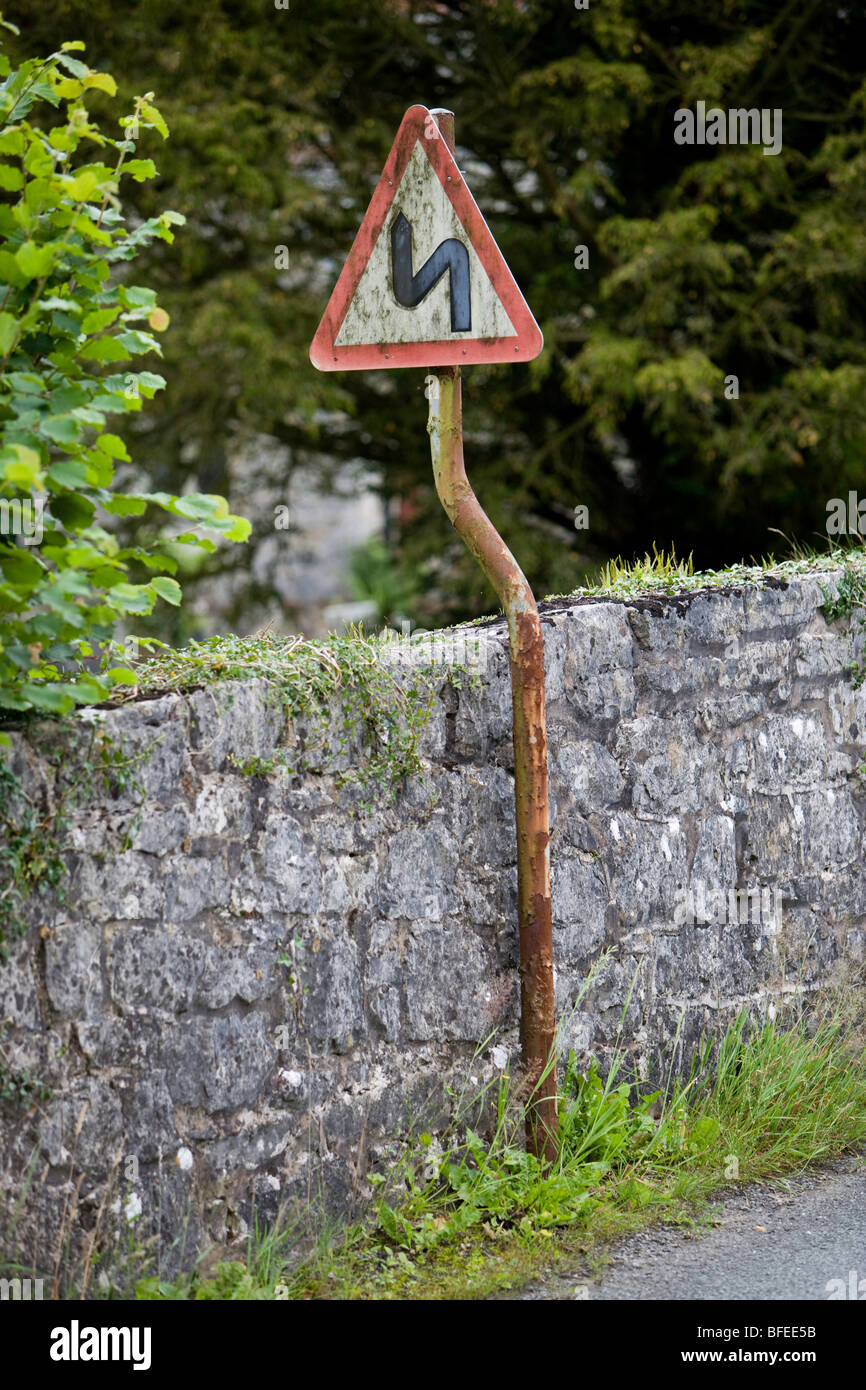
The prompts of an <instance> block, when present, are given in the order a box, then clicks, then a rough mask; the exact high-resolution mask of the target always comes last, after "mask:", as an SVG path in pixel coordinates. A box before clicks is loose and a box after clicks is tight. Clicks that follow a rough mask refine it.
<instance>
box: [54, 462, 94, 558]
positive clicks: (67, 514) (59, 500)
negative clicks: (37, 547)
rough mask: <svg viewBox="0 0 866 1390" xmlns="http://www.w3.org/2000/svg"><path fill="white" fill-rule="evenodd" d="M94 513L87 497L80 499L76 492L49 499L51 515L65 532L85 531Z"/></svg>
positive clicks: (92, 505)
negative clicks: (64, 528) (63, 527)
mask: <svg viewBox="0 0 866 1390" xmlns="http://www.w3.org/2000/svg"><path fill="white" fill-rule="evenodd" d="M53 472H54V470H53V469H51V470H49V474H48V476H49V478H52V479H53ZM95 511H96V507H95V506H94V504H93V503H92V502H91V501H90V500H89V499H88V498H87V497H81V496H79V494H78V493H76V492H65V493H62V494H61V495H59V496H57V497H52V499H51V514H52V516H55V517H56V518H57V520H58V521H59V522H61V523H62V525H63V526H65V527H66V529H67V531H83V530H85V528H86V527H88V526H89V525H90V523H91V522H92V521H93V514H94V512H95ZM70 563H71V561H70Z"/></svg>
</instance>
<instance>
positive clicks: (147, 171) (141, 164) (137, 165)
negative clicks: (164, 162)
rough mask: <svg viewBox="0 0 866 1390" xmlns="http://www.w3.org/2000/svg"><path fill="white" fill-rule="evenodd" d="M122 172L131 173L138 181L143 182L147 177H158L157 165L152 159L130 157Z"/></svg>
mask: <svg viewBox="0 0 866 1390" xmlns="http://www.w3.org/2000/svg"><path fill="white" fill-rule="evenodd" d="M122 172H123V173H124V174H131V175H132V177H133V178H134V179H135V181H136V183H143V182H144V180H145V179H153V178H156V165H155V164H154V162H153V160H152V159H128V160H127V161H126V163H125V164H124V165H123V169H122Z"/></svg>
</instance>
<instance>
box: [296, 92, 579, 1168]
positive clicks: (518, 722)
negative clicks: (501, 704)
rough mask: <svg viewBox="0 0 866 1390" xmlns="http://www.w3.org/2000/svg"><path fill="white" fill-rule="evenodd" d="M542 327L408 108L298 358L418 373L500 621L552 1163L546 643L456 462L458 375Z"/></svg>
mask: <svg viewBox="0 0 866 1390" xmlns="http://www.w3.org/2000/svg"><path fill="white" fill-rule="evenodd" d="M542 346H543V339H542V336H541V330H540V328H539V327H538V324H537V323H536V322H535V319H534V318H533V317H532V314H531V312H530V310H529V306H528V305H527V303H526V301H525V299H524V298H523V295H522V294H521V293H520V290H519V289H518V287H517V284H516V282H515V280H514V277H513V275H512V274H511V271H510V270H509V269H508V266H507V265H506V263H505V260H504V258H503V256H502V253H501V251H500V250H499V248H498V246H497V245H496V242H495V241H494V240H493V237H492V235H491V233H490V230H489V228H488V226H487V223H486V222H485V221H484V218H483V216H482V215H481V211H480V209H479V208H478V205H477V204H476V202H475V200H474V199H473V197H472V194H471V193H470V192H469V189H468V188H467V186H466V183H465V182H464V179H463V175H462V174H461V172H460V170H459V169H458V168H457V164H456V161H455V159H454V116H453V114H452V113H451V112H450V111H443V110H434V111H429V110H428V109H427V108H426V107H424V106H413V107H412V108H411V109H410V110H409V111H407V112H406V115H405V116H404V117H403V120H402V122H401V124H400V129H399V131H398V132H397V138H396V139H395V141H394V145H393V147H392V149H391V153H390V155H389V156H388V161H387V163H386V165H385V168H384V171H383V173H382V177H381V179H380V180H379V183H378V185H377V187H376V191H375V192H374V194H373V198H372V201H371V203H370V206H369V208H368V209H367V213H366V215H365V217H364V220H363V222H362V224H361V228H360V230H359V232H358V234H357V236H356V238H355V242H354V244H353V246H352V249H351V251H350V253H349V258H348V260H347V261H346V264H345V266H344V267H343V270H342V272H341V274H340V277H339V279H338V281H337V284H336V286H335V288H334V292H333V294H332V295H331V298H330V301H329V303H328V307H327V308H326V310H325V313H324V315H323V317H322V321H321V323H320V324H319V327H318V329H317V331H316V336H315V338H314V339H313V343H312V346H311V348H310V357H311V359H312V361H313V363H314V365H315V366H316V367H318V368H319V369H320V370H321V371H352V370H360V369H365V368H366V369H369V368H376V367H379V368H381V367H427V368H433V369H435V370H434V372H433V374H431V375H430V376H429V377H428V379H427V380H428V391H427V394H428V399H429V403H430V413H429V420H428V426H427V428H428V432H429V434H430V446H431V454H432V459H433V473H434V477H435V481H436V490H437V493H438V495H439V499H440V501H441V502H442V505H443V507H444V508H445V511H446V512H447V514H448V516H449V518H450V520H451V522H452V524H453V526H454V528H455V530H456V531H457V532H458V534H459V535H460V536H461V538H462V539H463V541H464V543H465V545H466V546H467V547H468V549H469V550H470V552H471V553H472V554H473V555H474V556H475V559H476V560H477V561H478V564H479V565H480V566H481V568H482V570H483V571H484V573H485V575H486V576H487V578H488V579H489V581H490V583H491V584H492V585H493V587H494V589H495V590H496V593H497V594H498V596H499V599H500V601H501V603H502V607H503V609H504V611H505V614H506V617H507V620H508V635H509V649H510V656H511V691H512V709H513V738H514V800H515V813H516V825H517V883H518V887H517V895H518V925H519V932H520V986H521V989H520V992H521V1043H522V1048H523V1061H524V1067H525V1070H526V1076H527V1084H528V1087H529V1091H530V1093H531V1101H530V1104H529V1105H528V1107H527V1144H528V1146H529V1148H530V1150H531V1152H533V1153H535V1154H536V1155H537V1156H539V1157H544V1158H547V1159H550V1160H552V1159H553V1158H554V1157H555V1156H556V1130H557V1114H556V1066H555V1051H554V1045H555V1029H556V1021H555V1008H554V991H553V925H552V912H551V894H550V846H549V840H550V835H549V818H548V791H547V733H546V713H545V698H544V643H543V640H542V633H541V621H540V619H539V616H538V608H537V606H536V603H535V599H534V597H533V594H532V590H531V588H530V586H529V584H528V582H527V580H526V578H525V576H524V574H523V572H522V570H521V569H520V566H519V565H518V563H517V561H516V560H515V558H514V556H513V555H512V554H511V552H510V550H509V549H508V547H507V546H506V544H505V542H504V541H503V539H502V537H501V536H500V535H499V534H498V532H497V531H496V529H495V527H494V526H493V524H492V523H491V521H490V520H489V518H488V517H487V516H486V514H485V512H484V511H483V509H482V507H481V505H480V503H479V502H478V499H477V498H476V496H475V493H474V492H473V491H472V487H471V485H470V483H469V479H468V478H467V476H466V470H465V467H464V463H463V419H462V393H461V380H460V367H461V366H462V365H463V364H464V363H466V364H470V363H479V362H528V361H530V360H531V359H532V358H533V357H536V356H537V355H538V353H539V352H540V351H541V349H542Z"/></svg>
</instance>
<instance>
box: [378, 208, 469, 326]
mask: <svg viewBox="0 0 866 1390" xmlns="http://www.w3.org/2000/svg"><path fill="white" fill-rule="evenodd" d="M446 271H448V283H449V288H450V291H451V332H452V333H467V332H469V330H470V329H471V327H472V302H471V299H470V295H469V252H468V251H467V250H466V247H465V246H464V245H463V242H462V241H458V240H457V238H456V237H449V238H448V239H447V241H442V242H440V243H439V245H438V246H437V247H436V250H435V251H434V252H433V254H432V256H430V257H429V258H428V259H427V260H426V261H425V262H424V264H423V265H422V267H421V269H420V270H419V271H418V274H417V275H413V274H412V224H411V222H409V221H408V219H407V218H405V217H404V216H403V214H402V212H398V213H397V216H396V217H395V218H394V221H393V223H392V224H391V280H392V283H393V288H394V298H395V299H396V301H397V303H398V304H402V305H403V307H404V308H405V309H415V308H417V306H418V305H419V304H420V303H421V300H422V299H426V297H427V295H428V294H429V293H430V291H431V290H432V289H433V287H434V285H438V283H439V281H440V280H441V279H442V276H443V275H444V274H445V272H446Z"/></svg>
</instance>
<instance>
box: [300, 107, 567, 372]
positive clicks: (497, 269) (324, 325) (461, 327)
mask: <svg viewBox="0 0 866 1390" xmlns="http://www.w3.org/2000/svg"><path fill="white" fill-rule="evenodd" d="M543 344H544V340H543V338H542V335H541V329H540V328H539V326H538V324H537V323H536V322H535V319H534V318H533V317H532V313H531V312H530V309H529V305H528V304H527V303H526V300H525V299H524V298H523V295H522V294H521V293H520V290H519V289H518V288H517V284H516V281H515V279H514V276H513V275H512V274H511V271H510V270H509V269H508V266H507V265H506V263H505V259H504V257H503V255H502V252H501V251H500V250H499V247H498V246H497V245H496V242H495V241H494V240H493V237H492V235H491V232H490V229H489V227H488V226H487V223H486V222H485V221H484V218H483V216H482V215H481V211H480V209H479V207H478V205H477V203H476V202H475V199H474V198H473V197H472V194H471V193H470V192H469V189H468V188H467V186H466V183H465V181H464V179H463V175H462V174H461V172H460V170H459V169H458V168H457V164H456V162H455V160H454V157H453V155H452V154H451V151H450V150H449V149H448V146H447V145H446V143H445V141H444V139H443V138H442V135H441V133H440V131H439V127H438V126H437V124H436V120H435V118H434V116H433V115H432V114H431V113H430V111H428V110H427V108H426V106H413V107H411V108H410V110H408V111H407V112H406V115H405V116H404V117H403V120H402V121H401V123H400V129H399V130H398V132H397V138H396V140H395V141H394V145H393V147H392V149H391V153H390V154H389V156H388V162H387V163H386V165H385V168H384V170H383V172H382V177H381V178H380V180H379V183H378V185H377V188H376V191H375V193H374V194H373V197H372V200H371V202H370V206H369V208H368V209H367V212H366V215H365V217H364V220H363V222H362V223H361V227H360V229H359V231H358V235H357V236H356V237H355V241H354V244H353V246H352V249H351V251H350V252H349V258H348V260H347V261H346V264H345V265H344V266H343V270H342V272H341V274H340V278H339V280H338V281H337V284H336V286H335V287H334V292H333V294H332V295H331V298H330V301H329V303H328V307H327V309H326V310H325V313H324V316H323V318H322V322H321V323H320V324H319V327H318V329H317V331H316V336H315V338H314V339H313V343H312V346H311V348H310V357H311V359H312V361H313V364H314V365H315V366H316V367H318V368H319V370H320V371H323V372H337V371H352V370H355V369H363V368H367V369H369V368H371V367H443V366H449V365H452V364H458V365H460V364H469V363H473V362H528V361H530V360H531V358H533V357H537V356H538V354H539V352H540V351H541V349H542V347H543Z"/></svg>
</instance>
